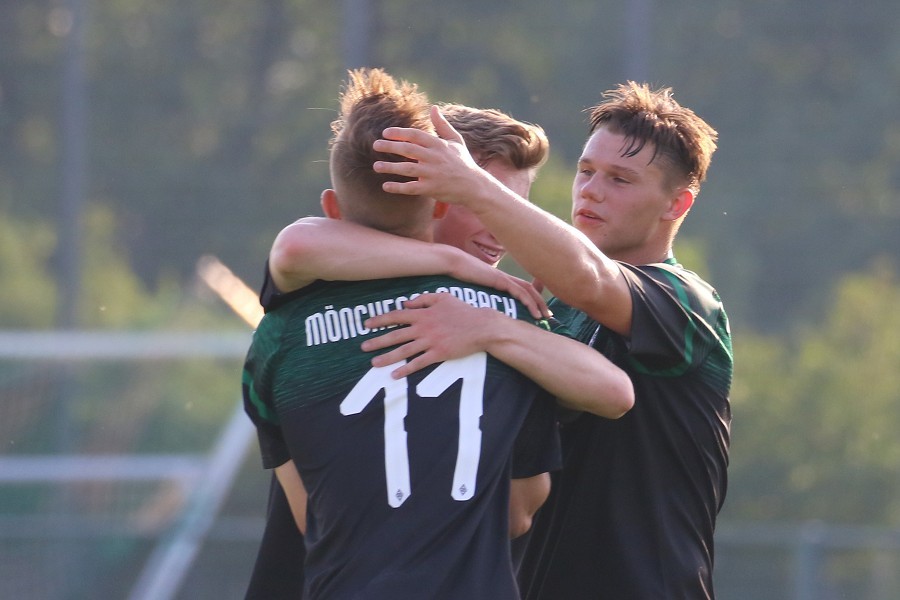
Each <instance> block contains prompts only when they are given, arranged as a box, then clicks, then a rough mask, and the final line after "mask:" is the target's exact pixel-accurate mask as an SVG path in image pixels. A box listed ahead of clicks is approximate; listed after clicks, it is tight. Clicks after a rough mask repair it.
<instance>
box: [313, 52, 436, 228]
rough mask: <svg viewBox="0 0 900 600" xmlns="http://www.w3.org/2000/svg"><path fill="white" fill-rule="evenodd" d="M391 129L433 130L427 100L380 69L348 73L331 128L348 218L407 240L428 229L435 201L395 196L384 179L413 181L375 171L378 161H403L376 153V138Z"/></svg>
mask: <svg viewBox="0 0 900 600" xmlns="http://www.w3.org/2000/svg"><path fill="white" fill-rule="evenodd" d="M387 127H414V128H417V129H422V130H424V131H428V132H433V131H434V128H433V126H432V124H431V119H430V117H429V103H428V98H427V96H426V95H425V94H424V93H422V92H419V91H418V88H417V86H416V85H415V84H411V83H408V82H406V81H401V82H397V81H396V80H395V79H394V78H393V77H391V76H390V75H388V74H387V73H385V72H384V71H383V70H381V69H356V70H353V71H350V72H349V77H348V81H347V83H346V86H345V88H344V90H343V91H342V93H341V97H340V115H339V116H338V118H337V119H335V120H334V121H333V122H332V124H331V129H332V132H333V134H334V135H333V137H332V139H331V160H330V164H331V180H332V185H333V186H334V189H335V191H336V192H337V197H338V204H339V206H340V209H341V215H342V217H343V218H344V219H347V220H349V221H353V222H355V223H359V224H361V225H366V226H368V227H372V228H375V229H380V230H382V231H389V232H391V233H396V234H398V235H404V236H408V237H422V236H423V235H426V233H425V232H427V231H428V229H429V226H430V223H431V218H432V213H433V210H434V201H433V200H432V199H430V198H423V197H421V196H406V195H401V194H390V193H387V192H385V191H384V190H383V189H382V187H381V186H382V184H383V183H384V182H385V181H408V179H406V178H403V177H399V176H396V175H385V174H382V173H376V172H375V171H374V169H373V168H372V164H373V163H374V162H375V161H379V160H380V161H402V160H406V159H405V158H403V157H399V156H396V155H394V154H385V153H382V152H376V151H375V150H374V149H373V148H372V144H373V143H374V142H375V140H378V139H380V138H381V137H382V132H383V131H384V129H385V128H387Z"/></svg>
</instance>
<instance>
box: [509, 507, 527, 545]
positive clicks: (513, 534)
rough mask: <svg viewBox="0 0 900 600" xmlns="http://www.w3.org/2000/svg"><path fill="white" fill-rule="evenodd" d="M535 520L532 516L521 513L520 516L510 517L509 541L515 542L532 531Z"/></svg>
mask: <svg viewBox="0 0 900 600" xmlns="http://www.w3.org/2000/svg"><path fill="white" fill-rule="evenodd" d="M532 521H533V519H532V517H531V515H530V514H526V513H521V514H518V515H510V518H509V539H511V540H514V539H516V538H517V537H521V536H523V535H525V534H526V533H528V530H529V529H531V523H532Z"/></svg>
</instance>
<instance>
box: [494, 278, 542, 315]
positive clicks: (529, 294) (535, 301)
mask: <svg viewBox="0 0 900 600" xmlns="http://www.w3.org/2000/svg"><path fill="white" fill-rule="evenodd" d="M502 281H503V285H502V287H501V286H500V285H498V286H496V287H497V289H502V290H503V291H505V292H507V293H508V294H510V295H511V296H513V297H514V298H515V299H516V300H518V301H519V302H521V303H522V304H523V305H524V306H525V308H526V309H528V313H529V314H530V315H531V316H532V317H533V318H535V319H545V318H547V317H548V316H550V315H549V313H550V309H549V308H547V303H546V302H545V301H544V298H543V297H542V296H541V295H540V294H538V293H537V290H535V289H534V288H533V287H532V286H530V285H528V284H525V285H522V283H524V282H521V283H520V281H521V280H516V279H515V278H513V277H509V276H507V277H505V278H503V280H502Z"/></svg>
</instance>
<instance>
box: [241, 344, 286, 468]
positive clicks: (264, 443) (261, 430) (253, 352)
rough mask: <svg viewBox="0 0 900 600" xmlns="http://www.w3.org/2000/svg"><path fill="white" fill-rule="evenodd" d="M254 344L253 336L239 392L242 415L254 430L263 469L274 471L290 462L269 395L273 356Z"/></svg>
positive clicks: (262, 347)
mask: <svg viewBox="0 0 900 600" xmlns="http://www.w3.org/2000/svg"><path fill="white" fill-rule="evenodd" d="M257 340H258V338H257V337H256V336H254V344H253V345H251V347H250V350H249V352H248V354H247V358H246V360H245V362H244V370H243V375H242V381H241V391H242V395H243V402H244V412H245V413H246V414H247V416H248V417H249V418H250V421H252V422H253V424H254V425H255V426H256V435H257V439H258V440H259V450H260V456H261V458H262V463H263V467H264V468H266V469H274V468H275V467H278V466H280V465H283V464H284V463H286V462H287V461H288V460H290V458H291V456H290V452H289V451H288V447H287V443H286V442H285V439H284V435H283V433H282V430H281V425H280V423H279V421H278V416H277V413H276V412H275V409H274V407H273V406H272V402H271V394H270V393H269V390H270V385H269V384H268V379H269V375H268V373H269V372H270V368H271V360H272V353H271V352H267V351H265V349H264V346H265V345H264V344H263V343H259V344H257Z"/></svg>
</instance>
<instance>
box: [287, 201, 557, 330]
mask: <svg viewBox="0 0 900 600" xmlns="http://www.w3.org/2000/svg"><path fill="white" fill-rule="evenodd" d="M269 270H270V272H271V273H272V279H273V280H274V281H275V285H276V286H278V289H279V290H281V291H282V292H291V291H293V290H297V289H300V288H302V287H305V286H306V285H309V284H310V283H312V282H313V281H315V280H317V279H323V280H326V281H359V280H368V279H383V278H388V277H406V276H413V275H449V276H451V277H455V278H456V279H461V280H463V281H469V282H472V283H475V284H479V285H484V286H488V287H492V288H495V289H498V290H501V291H504V292H507V293H509V294H510V295H512V296H514V297H515V298H516V299H518V300H519V301H520V302H522V303H523V304H524V305H525V306H526V307H528V309H529V311H530V312H531V314H532V316H534V317H535V318H542V317H544V316H547V315H549V310H548V309H547V304H546V302H545V301H544V299H543V297H541V295H540V293H538V292H537V290H535V289H534V287H533V286H532V285H531V284H529V283H528V282H526V281H524V280H522V279H519V278H517V277H514V276H512V275H509V274H507V273H504V272H503V271H500V270H498V269H494V268H492V267H491V266H490V265H488V264H486V263H483V262H482V261H480V260H478V259H476V258H475V257H473V256H470V255H469V254H467V253H465V252H463V251H462V250H460V249H458V248H454V247H452V246H447V245H445V244H432V243H428V242H423V241H419V240H414V239H411V238H405V237H401V236H397V235H392V234H390V233H385V232H382V231H378V230H375V229H371V228H369V227H364V226H362V225H357V224H355V223H351V222H349V221H343V220H340V219H330V218H325V217H306V218H303V219H300V220H298V221H295V222H294V223H292V224H291V225H288V226H287V227H285V228H284V229H283V230H281V232H280V233H279V234H278V236H277V237H276V238H275V243H274V244H273V245H272V250H271V252H270V253H269Z"/></svg>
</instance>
